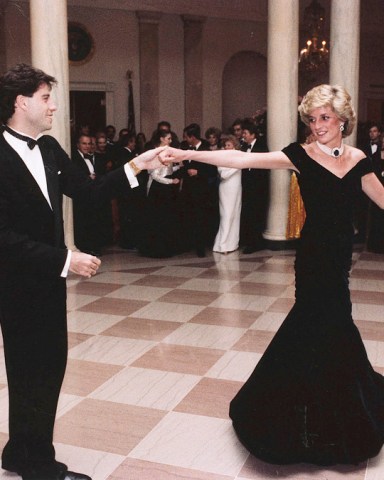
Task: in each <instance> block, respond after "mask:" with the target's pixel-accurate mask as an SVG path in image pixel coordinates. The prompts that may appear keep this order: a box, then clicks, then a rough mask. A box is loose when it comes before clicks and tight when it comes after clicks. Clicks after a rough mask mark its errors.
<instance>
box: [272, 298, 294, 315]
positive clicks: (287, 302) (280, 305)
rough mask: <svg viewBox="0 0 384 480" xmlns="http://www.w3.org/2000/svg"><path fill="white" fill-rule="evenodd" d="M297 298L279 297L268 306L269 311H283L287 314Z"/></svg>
mask: <svg viewBox="0 0 384 480" xmlns="http://www.w3.org/2000/svg"><path fill="white" fill-rule="evenodd" d="M294 303H295V300H294V299H293V298H285V297H283V298H278V299H277V300H275V301H274V302H273V303H272V305H271V306H270V307H269V308H268V311H269V312H281V313H285V314H287V313H288V312H289V311H290V310H291V308H292V307H293V305H294Z"/></svg>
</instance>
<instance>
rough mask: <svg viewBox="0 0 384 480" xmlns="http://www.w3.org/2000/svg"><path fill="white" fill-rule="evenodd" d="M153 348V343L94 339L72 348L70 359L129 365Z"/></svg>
mask: <svg viewBox="0 0 384 480" xmlns="http://www.w3.org/2000/svg"><path fill="white" fill-rule="evenodd" d="M152 347H153V342H149V341H146V340H137V339H131V338H121V337H104V336H97V337H92V338H90V339H88V340H86V341H85V342H83V343H81V344H80V345H77V346H76V347H73V348H71V350H70V351H69V358H72V359H77V360H88V361H90V362H100V363H107V364H110V365H128V364H129V363H131V362H133V361H134V360H136V359H137V358H139V357H141V356H142V355H143V354H144V353H146V352H147V351H148V350H150V349H151V348H152Z"/></svg>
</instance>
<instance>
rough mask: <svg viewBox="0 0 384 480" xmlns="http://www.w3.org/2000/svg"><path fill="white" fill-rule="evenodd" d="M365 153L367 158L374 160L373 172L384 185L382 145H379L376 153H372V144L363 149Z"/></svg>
mask: <svg viewBox="0 0 384 480" xmlns="http://www.w3.org/2000/svg"><path fill="white" fill-rule="evenodd" d="M363 151H364V153H365V154H366V155H367V157H370V158H371V159H372V164H373V171H374V172H375V174H376V176H377V178H378V179H379V180H380V182H381V183H384V177H383V176H382V173H383V172H384V160H382V159H381V145H380V143H378V145H377V150H376V152H375V153H372V150H371V144H370V143H368V144H367V145H366V146H365V147H364V148H363Z"/></svg>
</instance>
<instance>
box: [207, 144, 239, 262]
mask: <svg viewBox="0 0 384 480" xmlns="http://www.w3.org/2000/svg"><path fill="white" fill-rule="evenodd" d="M222 145H223V148H224V149H225V150H235V149H236V150H238V149H239V147H240V144H239V141H238V140H237V138H236V137H235V136H233V135H228V136H226V137H223V138H222ZM218 172H219V176H220V185H219V208H220V226H219V231H218V232H217V235H216V238H215V243H214V246H213V251H214V252H218V253H224V254H226V253H230V252H233V251H234V250H237V249H238V247H239V235H240V214H241V170H239V169H237V168H227V167H218Z"/></svg>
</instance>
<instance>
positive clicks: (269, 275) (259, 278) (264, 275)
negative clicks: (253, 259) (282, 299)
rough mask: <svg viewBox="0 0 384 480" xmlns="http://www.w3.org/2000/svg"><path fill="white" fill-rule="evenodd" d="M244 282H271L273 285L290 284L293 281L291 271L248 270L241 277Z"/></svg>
mask: <svg viewBox="0 0 384 480" xmlns="http://www.w3.org/2000/svg"><path fill="white" fill-rule="evenodd" d="M243 280H244V281H245V282H255V283H272V284H273V285H290V284H291V283H293V282H294V275H293V273H275V272H259V271H258V270H256V271H253V272H250V273H249V275H247V276H246V277H244V278H243Z"/></svg>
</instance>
